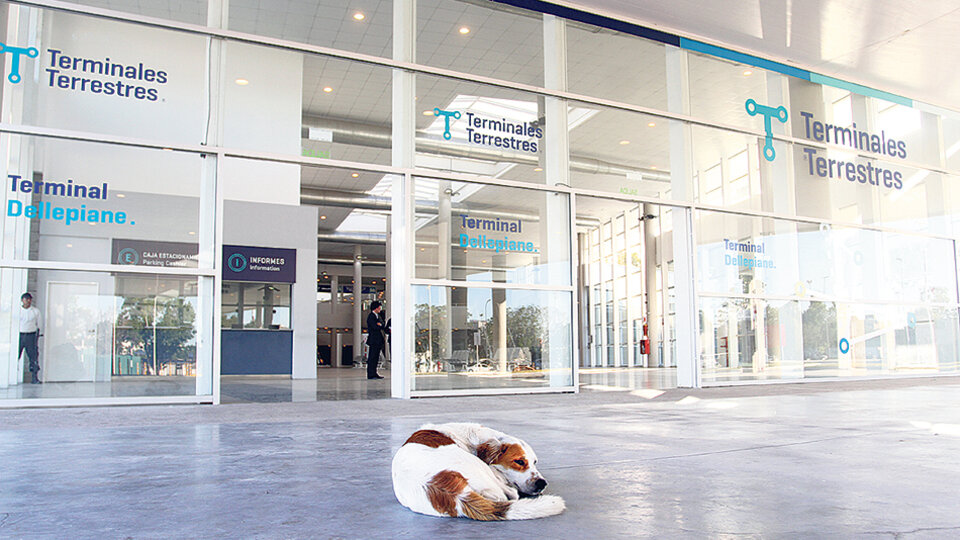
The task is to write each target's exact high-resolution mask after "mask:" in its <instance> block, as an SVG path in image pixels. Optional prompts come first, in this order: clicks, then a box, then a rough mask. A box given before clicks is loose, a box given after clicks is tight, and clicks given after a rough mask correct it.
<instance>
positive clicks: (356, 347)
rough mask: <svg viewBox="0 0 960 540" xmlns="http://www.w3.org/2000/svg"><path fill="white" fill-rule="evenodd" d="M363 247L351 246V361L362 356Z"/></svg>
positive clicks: (355, 360)
mask: <svg viewBox="0 0 960 540" xmlns="http://www.w3.org/2000/svg"><path fill="white" fill-rule="evenodd" d="M362 258H363V248H361V247H360V245H359V244H358V245H356V246H353V361H354V362H357V361H358V360H359V359H361V358H362V357H363V302H362V300H361V296H362V295H361V293H360V291H362V290H363V262H362Z"/></svg>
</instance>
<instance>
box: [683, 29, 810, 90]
mask: <svg viewBox="0 0 960 540" xmlns="http://www.w3.org/2000/svg"><path fill="white" fill-rule="evenodd" d="M680 47H681V48H683V49H687V50H689V51H695V52H699V53H704V54H709V55H711V56H716V57H719V58H726V59H727V60H733V61H734V62H739V63H741V64H747V65H750V66H754V67H758V68H761V69H766V70H770V71H775V72H777V73H783V74H784V75H790V76H791V77H796V78H798V79H803V80H805V81H809V80H810V72H809V71H807V70H805V69H799V68H795V67H791V66H788V65H786V64H781V63H780V62H774V61H772V60H764V59H763V58H760V57H758V56H753V55H750V54H744V53H741V52H737V51H732V50H730V49H724V48H723V47H717V46H716V45H710V44H709V43H703V42H702V41H696V40H693V39H687V38H680Z"/></svg>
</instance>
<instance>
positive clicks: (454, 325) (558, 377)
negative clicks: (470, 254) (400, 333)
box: [412, 286, 573, 391]
mask: <svg viewBox="0 0 960 540" xmlns="http://www.w3.org/2000/svg"><path fill="white" fill-rule="evenodd" d="M413 296H414V304H415V306H414V317H415V324H414V347H415V352H414V361H413V386H412V390H413V391H429V390H460V389H501V390H508V389H529V388H538V387H569V386H572V385H573V364H572V359H573V351H572V348H571V347H572V341H571V340H572V334H571V316H572V315H571V307H572V306H571V294H570V293H569V292H558V291H535V290H514V289H506V290H505V289H496V288H477V287H441V286H415V287H414V288H413Z"/></svg>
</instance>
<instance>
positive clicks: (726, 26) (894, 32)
mask: <svg viewBox="0 0 960 540" xmlns="http://www.w3.org/2000/svg"><path fill="white" fill-rule="evenodd" d="M554 2H555V3H559V4H566V5H568V6H571V7H577V8H580V9H583V10H586V11H591V12H595V13H601V14H606V15H610V16H613V17H616V18H619V19H623V20H630V21H634V22H638V23H640V24H643V25H645V26H650V27H654V28H659V29H661V30H666V31H670V32H675V33H678V34H681V35H683V36H686V37H692V38H698V37H699V38H703V39H704V40H706V41H708V42H712V43H715V44H724V45H725V46H726V47H728V48H732V49H737V50H741V51H743V52H753V53H755V54H758V55H760V56H764V57H767V58H771V59H779V60H781V61H784V62H785V63H787V64H794V65H798V66H800V67H805V68H807V69H810V70H811V71H815V72H818V73H822V74H824V75H830V76H833V77H837V78H841V79H844V80H849V81H852V82H857V83H860V84H864V85H867V86H871V87H874V88H878V89H881V90H886V91H888V92H893V93H895V94H901V95H903V96H905V97H908V98H912V99H917V100H920V101H925V102H928V103H930V104H933V105H939V106H942V107H947V108H950V109H954V110H960V71H958V70H956V69H953V68H952V67H950V65H948V64H949V63H948V62H947V61H946V59H945V58H944V55H943V54H942V53H941V52H940V51H956V50H957V49H958V48H960V32H958V31H957V29H958V28H960V1H957V0H924V1H923V2H904V1H903V0H803V1H800V0H712V1H710V2H704V1H702V0H554Z"/></svg>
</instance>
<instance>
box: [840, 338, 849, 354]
mask: <svg viewBox="0 0 960 540" xmlns="http://www.w3.org/2000/svg"><path fill="white" fill-rule="evenodd" d="M848 352H850V342H849V341H847V338H843V339H841V340H840V353H842V354H847V353H848Z"/></svg>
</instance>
